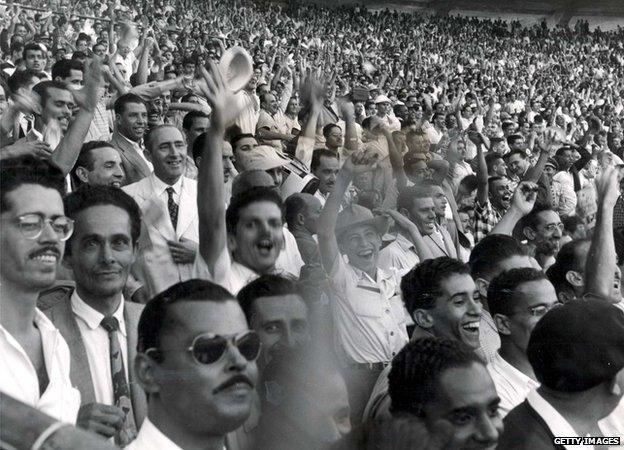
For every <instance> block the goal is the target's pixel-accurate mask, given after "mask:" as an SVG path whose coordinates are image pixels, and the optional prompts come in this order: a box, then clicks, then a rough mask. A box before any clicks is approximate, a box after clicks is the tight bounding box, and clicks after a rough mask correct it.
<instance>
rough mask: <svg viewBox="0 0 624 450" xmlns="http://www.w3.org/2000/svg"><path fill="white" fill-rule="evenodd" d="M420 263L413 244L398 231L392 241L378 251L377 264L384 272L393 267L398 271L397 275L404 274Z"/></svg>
mask: <svg viewBox="0 0 624 450" xmlns="http://www.w3.org/2000/svg"><path fill="white" fill-rule="evenodd" d="M418 263H420V258H419V257H418V253H416V249H415V248H414V244H413V243H412V241H410V240H409V239H408V238H406V237H405V236H403V234H401V233H398V234H397V237H396V239H395V240H394V242H392V243H390V244H388V245H387V246H386V247H384V248H383V249H382V250H381V251H380V252H379V259H378V261H377V265H378V266H379V267H380V268H381V269H383V270H384V271H386V272H389V271H390V270H391V269H392V268H393V267H394V268H395V269H396V270H397V271H398V272H399V276H401V277H402V276H403V275H405V274H406V273H407V272H409V271H410V270H412V268H413V267H414V266H416V264H418Z"/></svg>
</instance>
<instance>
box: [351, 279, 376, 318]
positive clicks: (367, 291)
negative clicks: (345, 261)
mask: <svg viewBox="0 0 624 450" xmlns="http://www.w3.org/2000/svg"><path fill="white" fill-rule="evenodd" d="M373 289H375V288H373V287H368V286H357V287H356V289H355V291H354V294H355V298H354V299H353V300H352V301H351V305H352V306H353V311H354V312H355V314H356V315H358V316H363V317H377V318H378V317H381V316H382V314H383V310H384V307H383V304H382V301H381V292H379V291H377V292H373Z"/></svg>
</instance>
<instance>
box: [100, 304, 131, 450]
mask: <svg viewBox="0 0 624 450" xmlns="http://www.w3.org/2000/svg"><path fill="white" fill-rule="evenodd" d="M101 324H102V328H104V329H105V330H106V331H108V340H109V342H110V364H111V376H112V379H113V397H114V399H115V406H117V407H119V408H121V409H122V411H123V412H124V413H125V419H124V423H123V427H122V428H121V430H120V431H118V432H117V433H116V434H115V444H117V445H119V446H121V447H125V446H126V445H128V444H129V443H130V442H131V441H132V440H134V438H136V435H137V428H136V424H135V422H134V413H133V411H132V401H131V400H130V387H129V386H128V382H127V380H126V371H125V370H124V362H123V356H122V353H121V347H120V345H119V339H117V331H118V330H119V321H118V320H117V319H116V318H115V317H113V316H106V317H104V318H103V319H102V322H101Z"/></svg>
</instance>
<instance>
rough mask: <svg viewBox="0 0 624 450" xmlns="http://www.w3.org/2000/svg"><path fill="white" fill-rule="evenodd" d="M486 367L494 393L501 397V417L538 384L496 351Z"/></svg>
mask: <svg viewBox="0 0 624 450" xmlns="http://www.w3.org/2000/svg"><path fill="white" fill-rule="evenodd" d="M487 368H488V371H489V372H490V375H491V376H492V380H493V381H494V385H495V386H496V393H497V394H498V396H499V397H500V399H501V401H500V404H499V406H498V410H499V412H500V413H501V416H502V417H505V416H506V415H507V414H508V413H509V411H511V410H512V409H514V408H515V407H516V406H518V405H519V404H520V403H522V402H523V401H524V399H525V398H526V397H527V395H528V394H529V392H531V391H532V390H534V389H537V388H538V387H539V385H540V384H539V383H538V382H537V381H535V380H534V379H533V378H531V377H528V376H526V375H525V374H524V373H522V372H520V371H519V370H518V369H516V368H515V367H514V366H512V365H511V364H509V363H508V362H507V361H505V359H504V358H503V357H502V356H501V355H500V353H498V352H496V353H495V354H494V357H493V359H492V361H490V363H489V364H488V366H487Z"/></svg>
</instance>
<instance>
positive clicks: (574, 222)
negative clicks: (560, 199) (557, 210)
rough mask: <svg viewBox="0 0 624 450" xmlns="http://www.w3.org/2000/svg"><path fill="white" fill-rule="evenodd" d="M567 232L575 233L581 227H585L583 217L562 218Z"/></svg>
mask: <svg viewBox="0 0 624 450" xmlns="http://www.w3.org/2000/svg"><path fill="white" fill-rule="evenodd" d="M561 222H563V226H564V228H565V231H567V232H568V233H574V232H575V231H576V229H577V228H578V227H579V225H585V222H584V221H583V218H582V217H579V216H564V217H562V218H561Z"/></svg>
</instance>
